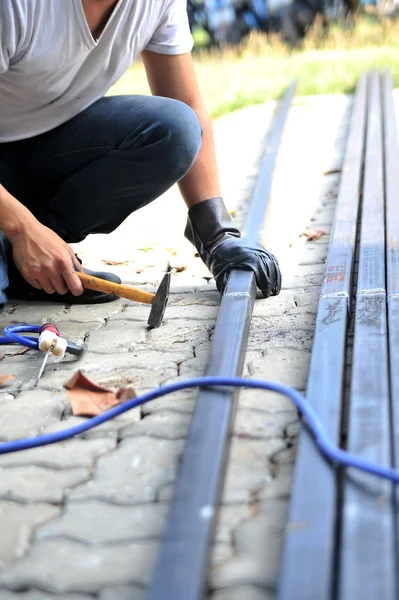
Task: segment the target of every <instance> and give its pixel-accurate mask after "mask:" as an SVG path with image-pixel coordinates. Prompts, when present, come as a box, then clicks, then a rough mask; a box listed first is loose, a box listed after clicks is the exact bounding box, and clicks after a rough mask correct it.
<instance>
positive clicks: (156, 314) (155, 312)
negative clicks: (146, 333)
mask: <svg viewBox="0 0 399 600" xmlns="http://www.w3.org/2000/svg"><path fill="white" fill-rule="evenodd" d="M170 277H171V274H170V273H166V275H164V277H163V279H162V281H161V284H160V286H159V288H158V290H157V293H156V294H155V297H154V300H153V301H152V305H151V311H150V316H149V317H148V321H147V324H148V327H149V329H155V328H156V327H160V325H162V319H163V316H164V314H165V309H166V305H167V304H168V299H169V289H170Z"/></svg>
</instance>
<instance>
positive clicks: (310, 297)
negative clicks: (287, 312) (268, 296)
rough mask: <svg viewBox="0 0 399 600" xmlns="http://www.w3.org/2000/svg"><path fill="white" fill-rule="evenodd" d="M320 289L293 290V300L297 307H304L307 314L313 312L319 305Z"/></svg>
mask: <svg viewBox="0 0 399 600" xmlns="http://www.w3.org/2000/svg"><path fill="white" fill-rule="evenodd" d="M319 299H320V290H315V289H309V290H299V291H298V292H294V302H295V304H296V306H297V308H298V309H305V312H306V313H308V314H315V313H316V312H317V308H318V305H319Z"/></svg>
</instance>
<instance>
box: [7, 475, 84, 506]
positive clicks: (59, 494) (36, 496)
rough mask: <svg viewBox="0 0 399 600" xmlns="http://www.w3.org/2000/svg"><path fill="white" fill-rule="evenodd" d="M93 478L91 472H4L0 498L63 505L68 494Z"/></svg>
mask: <svg viewBox="0 0 399 600" xmlns="http://www.w3.org/2000/svg"><path fill="white" fill-rule="evenodd" d="M88 477H89V471H88V469H84V468H76V469H64V470H62V471H56V470H53V469H47V468H46V469H44V468H42V467H34V466H29V467H7V468H4V467H2V468H0V498H3V499H5V500H15V501H16V502H52V503H58V502H62V500H63V499H64V498H65V496H66V494H67V492H68V490H70V489H72V488H74V487H75V486H76V485H78V484H79V483H83V482H84V481H86V480H87V479H88Z"/></svg>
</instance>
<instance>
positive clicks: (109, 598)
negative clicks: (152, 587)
mask: <svg viewBox="0 0 399 600" xmlns="http://www.w3.org/2000/svg"><path fill="white" fill-rule="evenodd" d="M144 599H145V590H144V589H143V588H138V587H136V586H134V587H133V586H132V585H118V586H115V587H107V588H104V589H103V590H102V591H101V593H100V595H99V596H98V600H144Z"/></svg>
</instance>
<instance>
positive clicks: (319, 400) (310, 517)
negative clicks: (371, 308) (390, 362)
mask: <svg viewBox="0 0 399 600" xmlns="http://www.w3.org/2000/svg"><path fill="white" fill-rule="evenodd" d="M366 92H367V86H366V77H365V76H363V77H361V79H360V81H359V84H358V87H357V90H356V95H355V100H354V105H353V111H352V117H351V124H350V129H349V136H348V142H347V148H346V153H345V158H344V164H343V170H342V177H341V183H340V188H339V193H338V199H337V206H336V211H335V219H334V226H333V230H332V233H331V241H330V247H329V251H328V258H327V264H326V269H325V274H324V280H323V285H322V289H321V296H320V301H319V307H318V313H317V320H316V330H315V335H314V341H313V351H312V359H311V365H310V372H309V379H308V386H307V400H308V402H309V404H311V406H312V407H313V408H314V409H315V410H316V412H317V415H318V417H319V419H320V421H321V423H322V424H323V427H324V428H325V430H326V432H327V434H328V436H329V438H330V439H331V440H332V441H333V442H334V443H336V444H339V442H340V422H341V402H342V392H343V386H344V365H345V342H346V332H347V324H348V313H349V310H348V309H349V295H350V291H351V286H352V270H353V263H354V252H355V243H356V231H357V218H358V210H359V198H360V192H361V177H362V163H363V152H364V140H365V130H366V100H367V95H366ZM336 495H337V473H336V471H335V470H334V469H333V468H332V466H331V465H330V464H328V463H326V462H325V460H324V459H323V458H322V457H321V455H320V454H319V452H318V451H317V450H316V448H315V446H314V443H313V441H312V440H311V438H310V435H309V433H308V431H307V429H305V428H304V427H303V428H302V431H301V434H300V439H299V446H298V453H297V459H296V468H295V475H294V483H293V487H292V497H291V503H290V510H289V517H288V523H287V527H286V534H285V540H284V550H283V557H282V565H281V571H280V582H279V594H278V598H279V600H293V599H294V598H295V600H330V599H331V593H332V589H333V580H334V562H333V559H334V548H335V527H336ZM352 600H355V598H354V597H353V598H352Z"/></svg>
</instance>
